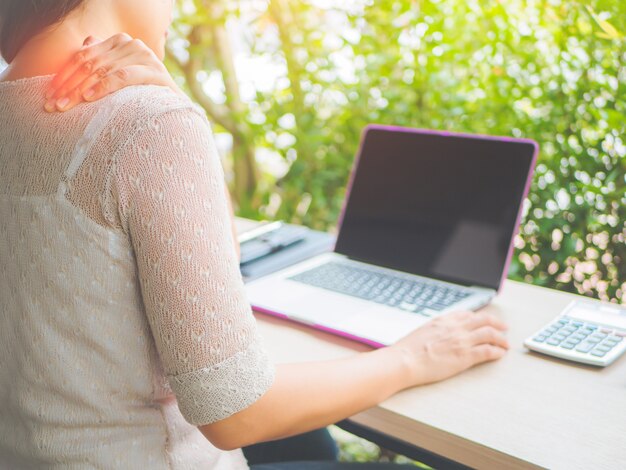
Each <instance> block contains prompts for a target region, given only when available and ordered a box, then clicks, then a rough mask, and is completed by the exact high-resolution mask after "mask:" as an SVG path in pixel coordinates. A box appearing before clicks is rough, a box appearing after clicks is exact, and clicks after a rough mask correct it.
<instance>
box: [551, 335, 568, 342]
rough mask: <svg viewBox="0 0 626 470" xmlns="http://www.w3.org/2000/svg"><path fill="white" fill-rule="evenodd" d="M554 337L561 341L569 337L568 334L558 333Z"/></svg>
mask: <svg viewBox="0 0 626 470" xmlns="http://www.w3.org/2000/svg"><path fill="white" fill-rule="evenodd" d="M552 338H554V339H556V340H559V341H563V340H564V339H565V338H567V335H562V334H556V335H554V336H553V337H552Z"/></svg>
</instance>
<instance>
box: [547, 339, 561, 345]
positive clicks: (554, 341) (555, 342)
mask: <svg viewBox="0 0 626 470" xmlns="http://www.w3.org/2000/svg"><path fill="white" fill-rule="evenodd" d="M560 342H561V341H560V340H558V339H554V338H550V339H549V340H548V344H549V345H550V346H558V345H559V343H560Z"/></svg>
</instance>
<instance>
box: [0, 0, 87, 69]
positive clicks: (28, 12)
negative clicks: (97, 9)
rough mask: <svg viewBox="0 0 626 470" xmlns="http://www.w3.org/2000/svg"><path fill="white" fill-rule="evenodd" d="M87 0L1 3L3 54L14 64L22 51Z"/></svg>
mask: <svg viewBox="0 0 626 470" xmlns="http://www.w3.org/2000/svg"><path fill="white" fill-rule="evenodd" d="M84 2H85V0H0V55H2V58H3V59H4V60H5V61H6V62H8V63H10V62H12V61H13V59H15V56H16V55H17V53H18V52H19V50H20V49H21V48H22V47H23V46H24V44H26V43H27V42H28V41H29V40H30V39H32V38H33V37H34V36H36V35H37V34H39V33H41V32H42V31H43V30H44V29H46V28H47V27H48V26H51V25H53V24H55V23H58V22H59V21H61V20H62V19H63V18H65V17H66V16H67V15H68V14H70V13H71V12H72V11H74V10H75V9H76V8H78V7H79V6H80V5H81V4H82V3H84Z"/></svg>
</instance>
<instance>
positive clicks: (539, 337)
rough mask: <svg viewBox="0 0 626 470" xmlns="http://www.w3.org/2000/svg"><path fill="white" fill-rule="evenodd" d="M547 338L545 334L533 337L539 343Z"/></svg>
mask: <svg viewBox="0 0 626 470" xmlns="http://www.w3.org/2000/svg"><path fill="white" fill-rule="evenodd" d="M546 338H547V336H545V335H538V336H535V337H534V338H533V341H536V342H538V343H543V342H544V341H545V340H546Z"/></svg>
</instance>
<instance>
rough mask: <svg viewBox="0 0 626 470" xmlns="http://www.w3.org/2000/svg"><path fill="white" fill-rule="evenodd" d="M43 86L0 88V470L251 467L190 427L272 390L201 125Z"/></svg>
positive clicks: (214, 157) (134, 98) (150, 94)
mask: <svg viewBox="0 0 626 470" xmlns="http://www.w3.org/2000/svg"><path fill="white" fill-rule="evenodd" d="M51 78H52V77H50V76H46V77H34V78H28V79H23V80H17V81H10V82H0V468H2V469H4V468H12V469H13V468H59V469H60V468H63V469H66V468H72V469H74V468H81V469H82V468H132V469H135V468H137V469H140V468H145V469H148V468H149V469H150V470H154V469H161V468H164V469H165V468H170V469H196V468H206V469H209V468H210V469H214V468H215V469H232V468H235V469H236V468H247V464H246V461H245V459H244V457H243V454H242V453H241V451H240V450H237V451H232V452H223V451H219V450H218V449H216V448H215V447H213V446H212V445H211V444H210V443H209V442H208V441H207V440H206V439H205V438H204V436H202V434H201V433H200V431H199V430H198V429H197V427H196V426H195V425H201V424H207V423H211V422H214V421H217V420H220V419H223V418H226V417H228V416H230V415H232V414H233V413H235V412H237V411H240V410H242V409H244V408H246V407H248V406H249V405H251V404H252V403H253V402H255V401H256V400H257V399H258V398H259V397H260V396H261V395H262V394H263V393H265V392H266V391H267V390H268V388H269V387H270V385H271V384H272V382H273V380H274V366H273V365H272V364H271V363H270V361H269V360H268V356H267V354H266V352H265V349H264V347H263V344H262V341H261V340H260V338H259V336H258V333H257V329H256V324H255V320H254V317H253V316H252V312H251V310H250V306H249V304H248V303H247V301H246V297H245V293H244V290H243V284H242V280H241V276H240V274H239V269H238V263H237V260H236V254H235V250H234V246H233V240H232V234H231V231H230V219H229V212H228V207H227V201H226V200H225V192H224V174H223V170H222V167H221V164H220V160H219V157H218V154H217V151H216V148H215V144H214V141H213V137H212V134H211V131H210V127H209V124H208V122H207V120H206V117H205V116H204V114H203V112H202V111H201V110H200V109H199V108H197V107H196V106H195V105H193V104H192V103H191V102H190V101H189V100H186V99H185V98H181V97H179V96H177V95H176V94H174V93H173V92H171V91H170V90H168V89H167V88H163V87H154V86H137V87H129V88H126V89H124V90H122V91H120V92H118V93H115V94H113V95H111V96H108V97H107V98H105V99H103V100H100V101H98V102H95V103H88V104H82V105H79V106H78V107H76V108H74V109H72V110H71V111H69V112H67V113H55V114H48V113H46V112H45V111H44V109H43V105H44V91H45V88H46V85H47V84H48V82H49V81H50V80H51Z"/></svg>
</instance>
